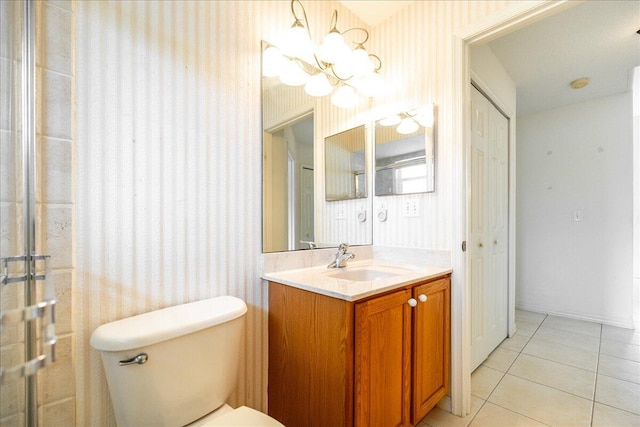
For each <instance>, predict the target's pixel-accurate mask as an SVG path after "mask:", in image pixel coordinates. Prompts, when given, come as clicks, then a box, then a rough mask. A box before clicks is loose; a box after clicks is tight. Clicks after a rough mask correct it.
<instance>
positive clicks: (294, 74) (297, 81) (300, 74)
mask: <svg viewBox="0 0 640 427" xmlns="http://www.w3.org/2000/svg"><path fill="white" fill-rule="evenodd" d="M307 80H309V75H308V74H307V73H305V72H304V70H303V69H302V68H301V67H300V66H299V65H298V64H297V63H296V61H294V60H291V59H290V60H288V61H285V63H284V67H283V70H282V73H281V74H280V81H281V82H282V83H284V84H286V85H288V86H301V85H303V84H305V83H306V82H307Z"/></svg>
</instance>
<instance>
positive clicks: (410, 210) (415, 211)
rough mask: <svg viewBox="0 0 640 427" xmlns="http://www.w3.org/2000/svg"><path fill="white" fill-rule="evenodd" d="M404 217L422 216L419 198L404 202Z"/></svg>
mask: <svg viewBox="0 0 640 427" xmlns="http://www.w3.org/2000/svg"><path fill="white" fill-rule="evenodd" d="M402 216H403V217H417V216H420V203H419V201H418V199H417V198H410V199H405V200H404V201H403V202H402Z"/></svg>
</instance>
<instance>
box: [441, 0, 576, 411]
mask: <svg viewBox="0 0 640 427" xmlns="http://www.w3.org/2000/svg"><path fill="white" fill-rule="evenodd" d="M577 3H578V2H569V1H567V0H562V1H550V0H546V1H522V2H516V3H514V4H512V5H510V6H508V7H506V8H504V9H503V10H500V11H498V12H496V13H493V14H491V15H490V16H488V17H487V18H486V19H484V20H481V21H479V22H476V23H474V24H472V25H469V26H467V27H465V28H462V29H460V30H459V31H457V32H454V34H453V40H452V46H453V57H452V66H453V70H452V74H453V93H452V101H453V105H452V106H451V107H452V108H451V110H452V111H451V112H452V123H453V124H454V127H453V130H452V131H453V132H452V145H453V162H452V169H453V185H452V187H453V188H452V191H453V194H454V195H457V196H454V197H453V206H452V208H453V218H452V220H453V230H452V238H453V250H452V253H451V264H452V268H453V271H454V274H453V276H452V291H451V319H452V322H451V366H452V369H451V412H452V413H453V414H454V415H460V416H462V415H466V414H468V413H469V412H470V411H471V372H470V371H471V369H470V367H471V346H470V343H469V337H470V333H471V325H470V318H469V295H470V290H469V281H468V277H467V270H468V265H467V263H468V259H467V256H466V253H463V252H462V251H461V249H460V244H461V242H462V241H463V240H467V230H468V227H467V221H468V215H467V209H468V195H467V188H468V183H469V171H468V161H467V159H468V157H469V153H468V151H469V141H470V132H469V126H468V124H469V120H468V115H469V108H470V99H471V95H470V89H469V86H470V85H469V82H470V80H471V72H470V58H469V46H470V45H473V44H475V43H479V42H482V43H486V42H489V41H491V40H493V39H495V38H498V37H500V36H502V35H504V34H506V33H508V32H510V31H513V30H515V29H518V28H520V27H524V26H526V25H528V24H531V23H532V22H534V21H537V20H540V19H542V18H544V17H546V16H548V15H551V14H554V13H557V12H559V11H561V10H563V9H566V8H568V7H570V6H573V5H575V4H577ZM514 140H515V139H514ZM511 156H515V149H514V150H512V154H510V159H509V160H510V161H514V162H515V157H511ZM510 175H511V174H510ZM511 178H512V176H510V179H511ZM510 191H512V190H510ZM513 200H514V202H515V197H514V198H513ZM514 206H515V204H514ZM514 206H511V204H510V209H509V215H510V220H509V248H510V249H509V271H510V275H509V282H510V283H509V286H510V289H511V286H512V284H514V283H515V268H514V267H515V254H514V253H513V252H514V249H515V210H514V209H515V207H514ZM511 294H512V295H513V294H514V293H513V292H512V293H511ZM509 304H510V305H511V306H510V307H511V308H510V310H512V309H513V307H515V300H512V297H511V296H510V298H509ZM510 330H511V327H510Z"/></svg>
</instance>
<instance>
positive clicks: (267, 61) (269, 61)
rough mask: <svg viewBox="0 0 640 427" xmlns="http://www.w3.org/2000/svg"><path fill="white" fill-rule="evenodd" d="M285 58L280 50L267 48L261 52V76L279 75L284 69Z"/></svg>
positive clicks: (272, 47) (271, 47)
mask: <svg viewBox="0 0 640 427" xmlns="http://www.w3.org/2000/svg"><path fill="white" fill-rule="evenodd" d="M284 61H285V58H284V56H282V53H281V52H280V49H278V48H277V47H275V46H269V47H268V48H266V49H265V50H264V52H262V75H263V76H265V77H275V76H278V75H280V72H281V71H282V68H283V67H284Z"/></svg>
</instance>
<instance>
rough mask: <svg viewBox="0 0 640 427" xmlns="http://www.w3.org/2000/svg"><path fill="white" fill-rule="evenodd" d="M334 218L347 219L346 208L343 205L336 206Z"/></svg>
mask: <svg viewBox="0 0 640 427" xmlns="http://www.w3.org/2000/svg"><path fill="white" fill-rule="evenodd" d="M335 213H336V219H347V210H346V209H345V207H344V205H337V206H336V212H335Z"/></svg>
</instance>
